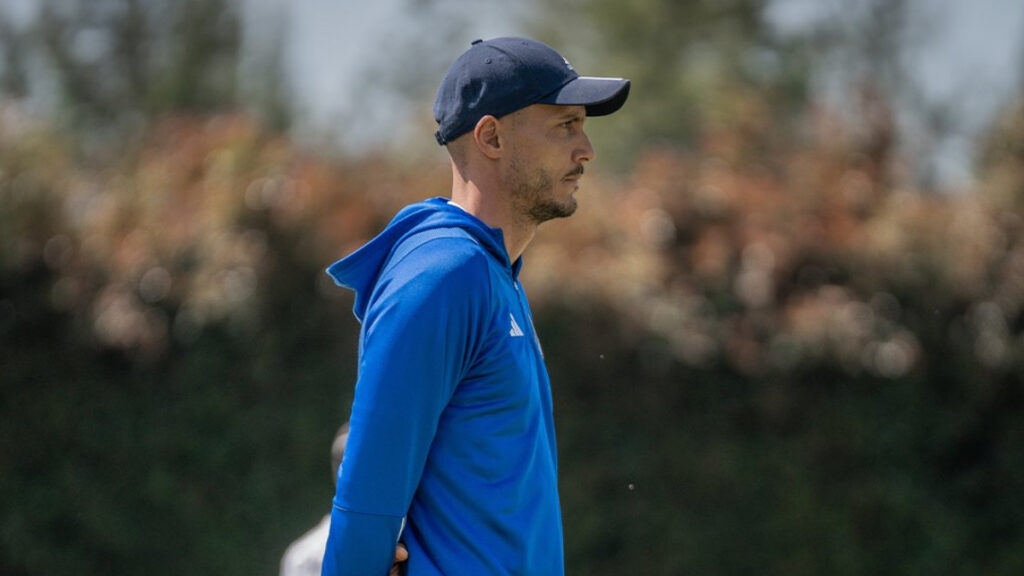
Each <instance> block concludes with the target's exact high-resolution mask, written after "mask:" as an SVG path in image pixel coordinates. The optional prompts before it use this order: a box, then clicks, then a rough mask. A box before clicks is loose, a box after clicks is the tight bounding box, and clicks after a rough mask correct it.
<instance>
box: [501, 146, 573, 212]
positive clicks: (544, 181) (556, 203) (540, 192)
mask: <svg viewBox="0 0 1024 576" xmlns="http://www.w3.org/2000/svg"><path fill="white" fill-rule="evenodd" d="M511 168H512V170H511V176H510V180H511V182H510V188H511V191H512V206H513V208H515V210H516V212H517V213H518V214H519V215H520V216H522V217H523V218H525V219H527V220H528V221H530V222H532V223H534V224H541V223H543V222H547V221H548V220H553V219H555V218H568V217H569V216H572V215H573V213H574V212H576V199H575V198H573V197H572V195H569V196H567V197H566V198H565V199H564V200H559V199H558V198H555V194H554V190H555V182H554V180H553V179H552V178H551V175H550V174H548V173H546V172H544V171H543V170H540V169H537V170H535V171H534V172H533V173H532V174H528V173H526V170H525V169H523V167H522V166H521V165H520V164H519V163H518V162H515V161H513V162H512V165H511Z"/></svg>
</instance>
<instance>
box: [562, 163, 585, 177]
mask: <svg viewBox="0 0 1024 576" xmlns="http://www.w3.org/2000/svg"><path fill="white" fill-rule="evenodd" d="M581 176H583V165H582V164H580V165H579V166H577V167H576V168H574V169H573V170H572V171H571V172H569V173H568V174H566V175H565V176H563V177H562V180H573V181H575V180H579V179H580V177H581Z"/></svg>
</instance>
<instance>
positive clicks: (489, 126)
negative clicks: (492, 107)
mask: <svg viewBox="0 0 1024 576" xmlns="http://www.w3.org/2000/svg"><path fill="white" fill-rule="evenodd" d="M499 127H500V122H499V121H498V119H497V118H495V117H494V116H490V115H488V116H484V117H483V118H481V119H480V121H478V122H477V123H476V127H475V128H473V141H474V143H475V144H476V147H477V148H478V149H480V152H482V153H483V155H484V156H487V157H488V158H490V159H492V160H496V159H498V158H499V157H501V154H502V152H503V144H504V142H503V139H502V137H501V135H500V134H499Z"/></svg>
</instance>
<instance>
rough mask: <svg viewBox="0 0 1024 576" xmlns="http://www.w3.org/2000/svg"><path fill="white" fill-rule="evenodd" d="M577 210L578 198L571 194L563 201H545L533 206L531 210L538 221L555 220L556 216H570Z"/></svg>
mask: <svg viewBox="0 0 1024 576" xmlns="http://www.w3.org/2000/svg"><path fill="white" fill-rule="evenodd" d="M575 212H576V199H575V198H573V197H572V196H569V197H568V198H566V199H565V201H563V202H545V203H543V204H538V205H536V206H534V207H533V210H531V211H530V213H531V215H532V216H533V219H534V220H535V221H536V222H537V223H538V224H540V223H543V222H547V221H548V220H554V219H555V218H568V217H569V216H572V215H573V214H574V213H575Z"/></svg>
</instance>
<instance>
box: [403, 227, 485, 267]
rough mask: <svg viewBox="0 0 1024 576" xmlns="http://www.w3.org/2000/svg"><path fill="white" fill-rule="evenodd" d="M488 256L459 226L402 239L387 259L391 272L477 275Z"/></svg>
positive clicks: (424, 231) (413, 234)
mask: <svg viewBox="0 0 1024 576" xmlns="http://www.w3.org/2000/svg"><path fill="white" fill-rule="evenodd" d="M491 258H492V257H491V256H490V255H489V254H488V253H487V249H486V248H484V246H483V245H481V243H480V241H479V240H478V239H477V238H475V237H474V236H473V235H472V234H471V233H470V232H468V231H467V230H464V229H462V228H458V227H450V228H431V229H429V230H423V231H417V232H413V233H411V234H409V235H408V236H406V237H405V238H403V239H402V240H401V241H400V242H399V243H398V244H396V245H395V248H394V250H393V252H392V254H391V257H390V259H389V263H388V268H391V269H392V270H393V271H396V272H400V271H406V272H412V273H416V274H424V273H432V274H434V275H437V274H440V275H463V274H469V275H479V274H481V273H484V272H486V271H487V269H488V268H489V263H490V260H491Z"/></svg>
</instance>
